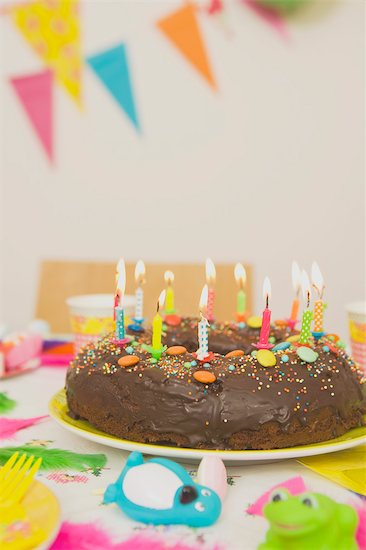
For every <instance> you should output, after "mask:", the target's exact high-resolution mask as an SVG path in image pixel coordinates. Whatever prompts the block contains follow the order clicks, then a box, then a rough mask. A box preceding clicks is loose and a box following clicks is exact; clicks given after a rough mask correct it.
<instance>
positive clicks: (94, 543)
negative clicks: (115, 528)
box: [50, 522, 220, 550]
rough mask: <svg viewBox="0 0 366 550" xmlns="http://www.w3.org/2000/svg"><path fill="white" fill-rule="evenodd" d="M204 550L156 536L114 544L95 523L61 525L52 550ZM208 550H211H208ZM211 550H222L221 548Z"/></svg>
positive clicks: (145, 536) (139, 537)
mask: <svg viewBox="0 0 366 550" xmlns="http://www.w3.org/2000/svg"><path fill="white" fill-rule="evenodd" d="M71 548H75V549H76V548H77V550H101V549H103V550H202V545H200V546H187V545H186V544H182V543H180V542H178V543H176V544H174V543H169V542H167V541H164V540H162V539H160V538H159V537H157V536H156V535H155V534H153V535H151V536H149V535H144V536H142V535H134V536H132V537H130V538H129V539H127V540H125V541H123V542H117V543H115V542H113V541H112V538H111V537H110V536H109V534H107V533H106V531H105V530H103V529H101V528H100V527H96V526H95V524H94V523H80V524H77V523H69V522H64V523H63V524H62V525H61V529H60V532H59V534H58V536H57V538H56V540H55V542H54V543H53V544H52V546H51V548H50V550H70V549H71ZM207 550H209V549H208V548H207ZM211 550H220V548H219V546H217V545H215V546H214V547H211Z"/></svg>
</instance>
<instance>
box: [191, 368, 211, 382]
mask: <svg viewBox="0 0 366 550" xmlns="http://www.w3.org/2000/svg"><path fill="white" fill-rule="evenodd" d="M193 378H194V379H195V380H197V382H201V383H202V384H212V382H215V380H216V376H215V375H214V374H213V372H208V371H207V370H197V371H196V372H195V373H194V374H193Z"/></svg>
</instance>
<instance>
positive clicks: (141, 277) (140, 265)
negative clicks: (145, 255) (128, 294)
mask: <svg viewBox="0 0 366 550" xmlns="http://www.w3.org/2000/svg"><path fill="white" fill-rule="evenodd" d="M145 273H146V269H145V264H144V262H143V261H142V260H139V261H138V262H137V264H136V266H135V281H136V283H137V284H142V283H144V282H145Z"/></svg>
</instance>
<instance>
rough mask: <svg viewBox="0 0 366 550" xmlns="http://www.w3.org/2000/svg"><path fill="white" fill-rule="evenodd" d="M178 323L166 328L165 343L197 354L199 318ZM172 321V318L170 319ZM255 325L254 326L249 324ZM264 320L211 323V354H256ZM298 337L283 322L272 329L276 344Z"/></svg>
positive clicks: (253, 319)
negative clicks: (237, 350)
mask: <svg viewBox="0 0 366 550" xmlns="http://www.w3.org/2000/svg"><path fill="white" fill-rule="evenodd" d="M170 317H173V319H178V321H179V322H175V323H174V324H171V325H170V324H169V321H166V323H165V325H164V332H165V335H164V343H165V344H166V345H167V346H176V345H181V346H184V347H185V348H187V350H188V351H190V352H194V351H196V349H197V347H198V341H197V324H198V321H199V319H198V318H196V317H182V318H180V317H177V316H170ZM167 319H169V316H168V317H167ZM250 321H252V322H250ZM261 324H262V320H261V319H260V318H258V317H251V318H250V319H249V322H248V323H233V322H229V321H227V322H225V323H222V322H219V323H212V324H211V325H210V328H209V339H210V350H211V351H213V352H214V353H220V354H223V355H225V354H226V353H229V352H230V351H233V350H235V349H241V350H243V351H244V353H250V352H251V351H252V350H253V344H254V343H255V342H258V339H259V333H260V327H261ZM293 334H297V331H293V330H291V329H290V328H289V327H288V325H287V324H286V323H284V322H282V321H276V322H275V324H274V325H273V326H272V327H271V332H270V339H269V340H270V342H271V343H273V344H276V343H277V342H282V341H283V340H286V339H287V338H288V337H289V336H291V335H293Z"/></svg>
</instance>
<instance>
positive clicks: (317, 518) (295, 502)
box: [258, 488, 358, 550]
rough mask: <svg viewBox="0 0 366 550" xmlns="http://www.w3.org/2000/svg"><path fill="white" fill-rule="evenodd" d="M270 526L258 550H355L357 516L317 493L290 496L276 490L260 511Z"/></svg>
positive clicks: (345, 506)
mask: <svg viewBox="0 0 366 550" xmlns="http://www.w3.org/2000/svg"><path fill="white" fill-rule="evenodd" d="M263 514H264V516H265V518H266V519H267V520H268V521H269V523H270V528H269V530H268V531H267V536H266V540H265V542H263V543H262V544H260V545H259V547H258V550H357V549H358V544H357V543H356V538H355V537H356V529H357V524H358V515H357V512H356V510H354V508H352V506H348V505H347V504H338V503H337V502H335V501H334V500H332V499H331V498H329V497H326V496H325V495H321V494H319V493H302V494H300V495H297V496H292V495H290V493H289V492H288V491H286V490H285V489H281V488H280V489H276V490H275V491H273V493H272V494H271V496H270V498H269V502H268V504H266V506H265V507H264V509H263Z"/></svg>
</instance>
